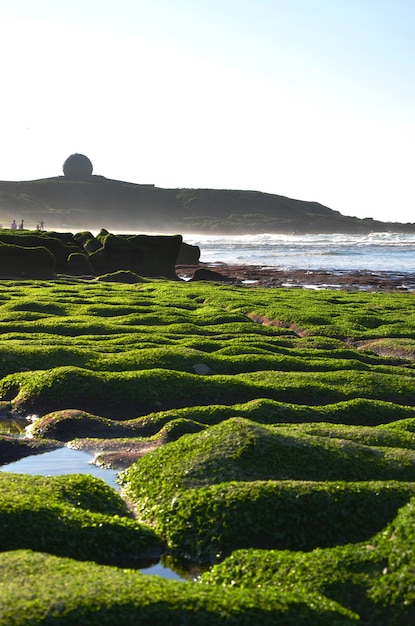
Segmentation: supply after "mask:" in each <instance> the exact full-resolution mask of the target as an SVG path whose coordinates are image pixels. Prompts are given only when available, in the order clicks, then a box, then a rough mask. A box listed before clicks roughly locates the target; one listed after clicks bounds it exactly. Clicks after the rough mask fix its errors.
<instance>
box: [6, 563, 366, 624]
mask: <svg viewBox="0 0 415 626" xmlns="http://www.w3.org/2000/svg"><path fill="white" fill-rule="evenodd" d="M0 581H1V593H0V624H4V626H6V624H11V623H13V624H15V625H16V626H26V625H27V624H47V625H52V624H56V623H59V624H61V623H62V624H67V625H74V626H75V625H78V624H80V623H87V624H90V625H101V624H107V625H111V626H112V625H113V626H118V624H123V625H124V624H125V625H129V624H131V626H132V625H135V624H166V626H167V624H168V625H169V626H180V625H182V624H186V623H191V624H194V625H195V626H216V625H217V624H220V625H221V624H223V625H225V624H226V625H230V624H240V625H242V626H257V625H258V624H261V625H264V626H273V625H274V624H276V623H278V624H285V625H286V626H291V625H292V626H298V625H303V626H306V625H307V626H347V625H349V624H354V623H355V620H356V619H357V616H356V615H355V614H353V613H352V612H351V611H346V610H345V609H343V608H342V607H340V606H339V605H338V604H336V603H335V602H332V601H329V600H327V599H326V598H324V597H323V596H321V595H319V594H316V593H314V592H307V593H306V592H304V591H303V590H299V591H291V592H282V593H274V592H267V591H266V590H263V591H261V592H259V593H258V592H257V591H256V590H246V591H242V590H239V589H235V590H233V589H221V588H211V587H208V586H202V585H191V584H188V583H179V582H173V581H169V580H163V579H161V578H158V577H155V576H144V575H143V574H140V573H138V572H134V571H132V570H126V569H124V570H121V569H117V568H114V567H108V566H98V565H95V564H94V563H79V562H76V561H72V560H70V559H62V558H57V557H54V556H49V555H45V554H37V553H33V552H27V551H26V552H23V551H18V552H9V553H8V554H5V555H3V558H2V567H1V570H0Z"/></svg>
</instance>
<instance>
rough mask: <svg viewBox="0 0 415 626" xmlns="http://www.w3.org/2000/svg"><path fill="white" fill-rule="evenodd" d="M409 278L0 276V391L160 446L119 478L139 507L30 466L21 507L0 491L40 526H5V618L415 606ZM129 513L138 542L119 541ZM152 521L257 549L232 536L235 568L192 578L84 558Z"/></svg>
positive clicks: (136, 549) (156, 542) (103, 433)
mask: <svg viewBox="0 0 415 626" xmlns="http://www.w3.org/2000/svg"><path fill="white" fill-rule="evenodd" d="M414 297H415V296H414V295H413V294H407V293H405V294H402V293H393V294H391V293H347V292H330V291H326V292H321V291H320V292H310V291H309V290H286V289H278V290H273V289H268V290H266V289H254V290H252V289H247V288H243V287H229V286H226V285H211V284H207V283H203V284H195V283H193V284H189V283H181V282H179V281H171V282H167V281H158V280H155V281H146V282H143V283H141V282H139V283H136V284H123V285H121V284H117V283H115V282H104V281H103V282H101V281H92V280H74V279H67V280H62V279H60V280H56V281H2V282H1V284H0V313H1V317H0V320H1V321H0V377H1V380H0V394H1V396H2V397H1V398H0V401H1V402H2V406H4V407H8V408H7V410H10V409H11V408H13V410H15V411H18V412H21V413H22V414H23V415H25V414H26V413H35V414H37V415H39V416H40V417H41V419H40V420H39V422H38V424H35V426H34V427H33V434H34V435H35V436H36V437H37V438H39V439H42V438H43V439H45V441H46V445H47V441H48V439H47V438H49V439H54V438H55V436H56V438H57V439H59V438H60V439H61V441H69V440H71V437H82V435H83V442H84V443H85V444H88V445H89V444H91V445H96V448H97V449H99V441H100V438H101V440H102V439H107V440H108V441H110V440H111V439H112V440H114V442H116V438H120V437H123V438H124V439H123V441H124V442H125V444H126V445H129V442H134V441H135V442H137V443H140V442H145V441H146V440H147V441H149V442H155V441H158V442H162V443H164V444H165V445H163V447H159V448H157V449H156V450H153V452H151V453H149V454H148V455H147V456H145V457H143V458H142V459H140V460H139V461H137V463H135V464H134V465H133V466H132V467H131V468H130V469H129V470H127V472H126V473H125V474H124V475H123V478H122V480H123V483H124V486H125V490H126V493H127V494H128V495H129V496H130V497H131V498H132V499H133V500H134V502H135V504H136V507H137V513H138V515H139V520H140V521H137V520H134V519H132V518H131V517H129V516H128V514H127V513H126V512H125V509H124V513H121V512H115V510H116V509H111V507H110V508H109V509H108V511H105V512H102V511H100V510H99V509H98V510H93V507H92V509H91V508H88V507H90V505H88V506H85V507H84V508H83V509H82V510H80V507H77V505H75V507H74V510H73V511H72V510H71V512H69V509H70V502H69V500H70V499H68V498H67V497H66V496H65V497H63V496H62V497H61V496H59V498H57V499H56V497H55V495H53V497H52V496H51V495H50V493H48V495H47V494H46V491H45V490H44V488H43V486H41V487H40V486H39V487H38V484H37V483H36V485H35V483H34V482H31V483H30V486H29V487H28V494H30V493H32V494H33V497H30V495H27V494H26V495H25V496H24V498H23V496H22V498H23V500H24V502H25V504H24V506H23V505H22V507H21V509H18V504H17V503H16V508H15V509H13V502H12V499H11V497H9V496H7V497H5V499H4V502H6V503H7V507H9V508H7V507H6V508H7V511H6V513H5V515H6V514H7V515H9V517H8V518H7V519H8V520H9V522H8V523H12V522H11V520H12V519H15V520H18V523H17V525H16V533H15V534H16V535H17V534H21V533H18V529H21V528H23V525H24V523H26V524H32V523H33V526H34V528H35V531H36V532H35V533H34V535H33V538H32V539H33V540H32V543H30V541H29V540H27V543H22V542H21V541H20V543H19V541H17V540H16V541H15V540H14V539H13V541H15V542H14V543H13V542H12V541H8V539H7V533H6V536H5V537H4V538H3V541H4V543H3V544H2V545H3V547H2V550H5V552H3V553H2V555H1V558H2V568H1V571H2V572H4V574H3V580H2V586H3V591H2V592H1V593H0V617H1V620H2V621H1V620H0V623H5V624H8V623H16V624H17V623H22V624H23V623H24V624H26V623H55V622H57V621H63V622H65V621H66V622H67V623H79V622H80V621H85V619H86V620H87V621H88V623H98V622H99V623H111V620H113V622H114V623H117V624H118V623H120V616H122V618H123V619H122V621H123V623H137V621H139V620H140V623H145V622H143V621H142V620H148V621H150V620H151V621H152V623H154V622H156V623H163V620H164V621H165V622H166V623H169V624H171V623H186V620H187V621H191V623H195V624H197V623H238V624H243V623H247V624H250V623H252V624H258V623H261V624H262V623H287V624H291V623H293V624H301V623H304V624H313V623H316V624H324V623H327V624H337V623H338V624H343V623H344V624H346V623H354V622H355V621H356V620H358V619H360V621H361V623H366V624H373V625H374V624H376V625H377V624H379V623H388V624H393V623H395V622H396V623H399V621H401V622H402V621H405V619H406V621H407V622H408V621H409V623H410V622H411V620H412V621H413V619H414V616H413V613H411V611H412V612H413V606H414V593H413V583H412V580H413V560H412V559H413V557H412V546H413V537H412V528H413V527H414V526H413V514H412V513H411V509H410V508H405V507H404V508H403V509H401V511H400V512H399V514H398V515H397V511H398V509H399V507H402V506H403V505H405V503H406V502H408V501H409V500H410V498H411V497H412V495H413V493H414V484H415V483H414V481H415V478H414V469H413V468H414V467H415V463H414V460H415V459H414V440H413V433H414V431H415V427H414V420H415V401H414V395H413V387H414V366H413V354H412V344H413V339H414V337H415V334H414V333H415V330H414V329H415V324H414V321H415V317H414V315H415V314H414V313H413V312H412V311H413V309H414V307H413V303H414ZM199 366H202V367H199ZM200 372H202V373H200ZM51 412H52V415H51ZM87 427H88V428H89V429H90V430H89V431H88V432H87V431H86V428H87ZM59 433H60V434H59ZM85 434H88V435H89V439H86V437H85ZM94 437H98V439H96V440H94V439H93V438H94ZM127 437H129V438H130V439H127ZM80 441H81V443H80V445H82V439H81V440H80ZM94 441H95V443H94ZM166 442H170V443H166ZM62 481H63V483H65V482H67V481H69V479H68V478H67V477H65V478H64V479H62ZM29 482H30V481H29ZM28 484H29V483H28ZM39 485H40V483H39ZM54 485H55V487H54V488H56V483H54ZM91 488H92V486H91V484H88V485H87V486H85V493H89V492H90V490H91ZM9 491H10V490H9ZM16 491H18V489H13V493H15V492H16ZM92 491H93V490H92ZM37 492H38V493H37ZM117 497H118V496H117ZM101 498H102V500H103V501H106V499H107V494H106V495H105V496H102V494H101V496H100V499H101ZM18 500H19V499H18ZM23 500H21V502H23ZM48 500H50V504H51V508H53V511H46V510H45V507H43V509H42V508H41V506H40V501H43V502H45V501H48ZM78 501H79V500H78ZM52 505H53V506H52ZM72 506H73V505H72ZM91 506H92V504H91ZM408 506H410V505H408ZM46 508H47V507H46ZM13 511H14V513H13ZM405 511H406V513H405ZM13 515H15V517H14V518H13ZM42 516H43V517H42ZM59 518H60V519H59ZM5 519H6V518H5ZM120 520H121V521H120ZM143 522H146V525H144V526H142V525H141V524H142V523H143ZM96 523H98V527H97V526H95V525H94V524H96ZM100 523H102V524H103V526H102V527H100V526H99V524H100ZM150 523H151V524H152V526H153V530H151V531H150V529H149V528H148V526H147V524H150ZM39 528H43V529H44V530H45V529H46V531H47V537H46V539H47V541H46V543H45V537H44V536H45V532H43V535H42V533H41V532H40V530H39V532H37V529H39ZM134 528H140V529H143V532H144V531H145V532H144V535H145V537H144V538H143V543H141V540H139V541H138V542H136V543H133V544H130V543H129V542H130V541H131V540H132V537H133V536H134V537H136V536H137V534H138V536H139V537H141V531H137V530H134ZM97 529H98V530H99V531H102V532H98V530H97ZM49 531H50V532H49ZM148 533H149V534H148ZM156 533H157V534H156ZM49 535H50V536H49ZM12 537H14V535H13V534H12ZM159 537H161V539H162V540H163V541H165V542H167V544H168V545H169V548H170V549H171V550H174V551H175V552H176V553H179V554H187V555H189V556H192V557H194V558H197V559H199V560H209V561H217V560H218V559H222V558H223V557H224V556H225V555H228V554H230V553H231V552H232V550H235V549H240V548H247V549H251V551H252V549H253V548H264V547H266V548H267V550H262V551H261V553H259V552H258V551H256V552H255V553H254V552H252V554H254V555H256V557H255V558H256V559H257V561H255V563H257V565H256V569H257V570H258V571H257V574H258V577H259V578H258V580H257V581H256V582H255V584H251V582H250V577H249V573H248V570H249V567H250V566H249V567H248V566H245V565H244V564H243V559H244V558H246V556H245V555H242V556H241V560H240V561H238V563H239V564H238V568H239V573H240V576H239V578H238V576H235V575H234V577H233V580H234V581H235V582H233V583H232V582H230V583H228V582H226V581H225V580H222V581H221V579H220V575H223V576H224V575H225V574H224V572H225V569H226V567H227V565H226V564H227V561H224V563H223V566H224V569H223V570H222V574H219V573H218V572H219V570H216V568H219V567H221V564H218V565H217V566H215V569H214V571H213V573H212V577H211V578H209V579H208V578H207V577H206V578H205V577H204V580H205V584H203V583H201V584H199V585H197V586H196V587H197V589H196V591H193V590H191V589H192V586H189V585H187V586H186V585H182V584H181V583H174V582H172V581H160V580H159V579H154V578H153V579H151V580H149V579H148V578H147V577H140V575H139V574H138V573H131V572H130V573H129V576H127V575H125V570H122V569H121V568H120V567H118V568H106V567H104V566H102V565H96V564H94V563H91V562H88V563H82V562H81V559H90V560H94V561H96V562H99V563H106V562H116V563H117V564H118V565H121V563H122V554H123V552H122V546H124V548H125V546H126V545H127V546H130V545H131V546H133V547H132V548H131V551H132V554H133V555H137V558H138V554H139V553H140V554H142V553H143V551H145V549H146V548H148V545H152V546H153V547H154V546H157V547H158V548H159V549H160V547H161V546H162V545H163V544H161V543H160V541H161V539H159ZM144 539H145V540H144ZM146 540H148V541H149V544H146ZM42 542H43V543H42ZM77 542H78V543H77ZM79 542H80V543H79ZM82 542H83V544H84V546H85V549H83V548H80V547H79V545H82ZM152 542H153V543H152ZM350 542H357V543H352V544H351V543H350ZM362 542H364V543H362ZM104 544H106V545H107V546H113V550H114V552H113V554H111V553H110V554H109V555H107V556H105V554H104V552H103V550H104ZM45 546H46V547H45ZM323 546H324V547H323ZM19 548H32V549H35V550H42V552H45V551H49V552H51V553H53V554H58V555H64V556H65V557H72V558H75V559H76V561H69V560H68V559H66V558H65V559H64V558H59V559H57V558H56V557H52V556H47V555H45V554H35V553H30V552H20V551H18V550H17V549H19ZM270 548H273V549H274V548H279V549H281V548H285V550H284V551H283V552H281V550H278V551H275V550H270ZM286 548H289V550H286ZM301 550H307V551H308V552H306V553H304V552H300V551H301ZM110 552H111V551H110ZM234 554H236V557H237V558H239V553H234ZM241 554H242V553H241ZM218 555H220V556H218ZM308 555H309V556H308ZM233 556H234V555H231V556H230V557H229V558H230V559H232V558H233ZM134 558H135V557H134ZM262 558H269V559H270V560H272V559H273V558H275V559H277V560H278V559H280V561H279V562H281V563H284V562H285V564H286V565H285V570H284V565H281V566H279V567H280V570H279V571H280V572H281V576H280V578H279V579H278V582H276V583H275V585H274V584H273V583H269V582H267V574H266V573H264V574H263V578H262V579H261V580H260V577H261V576H262V573H261V568H262V566H260V562H261V560H262ZM105 559H107V560H105ZM307 559H310V560H309V561H308V560H307ZM313 559H314V561H313ZM246 562H247V563H251V562H250V561H249V559H247V561H246ZM235 563H236V561H234V564H235ZM252 563H253V561H252ZM252 563H251V564H252ZM319 563H320V565H319ZM324 563H325V564H326V565H325V568H324V565H323V564H324ZM336 563H337V566H335V564H336ZM42 567H45V572H46V574H45V578H43V575H41V574H40V573H39V572H40V570H41V568H42ZM49 568H50V569H49ZM60 568H62V571H64V572H65V577H66V580H65V584H63V577H62V578H59V576H58V575H57V576H56V584H55V573H54V574H52V571H53V572H58V571H59V570H60ZM336 568H337V570H336ZM324 569H325V570H326V581H327V584H326V583H324V584H323V582H322V578H323V575H324ZM312 570H314V578H313V576H312V574H311V573H310V572H312ZM87 571H88V572H90V574H91V575H90V576H89V575H87V574H86V572H87ZM284 571H285V572H286V573H287V575H286V577H285V582H284ZM295 571H297V575H296V574H295ZM335 571H337V572H338V574H337V577H336V575H335ZM215 572H217V577H216V578H215V576H216V573H215ZM229 572H231V568H230V569H229ZM226 575H227V574H226ZM229 575H230V576H231V575H232V574H231V573H230V574H229ZM205 576H207V575H205ZM132 577H133V578H132ZM22 579H23V580H24V581H25V582H24V588H23V587H22ZM68 580H71V581H72V580H73V581H74V582H73V584H72V582H70V583H68ZM81 580H83V581H84V582H83V583H82V584H81V582H80V581H81ZM275 580H277V578H275ZM26 581H27V585H26ZM36 581H38V582H36ZM46 581H47V582H46ZM126 581H128V582H126ZM142 581H144V582H142ZM36 585H38V587H36ZM78 587H79V588H78ZM98 588H99V590H100V591H99V592H97V589H98ZM144 589H147V591H148V593H147V591H144ZM36 590H37V591H36ZM101 590H102V593H101ZM19 591H20V596H19ZM10 598H11V599H10ZM17 599H18V600H19V602H20V604H16V600H17ZM34 599H35V600H34ZM12 604H13V605H14V607H17V608H16V610H15V612H14V615H15V619H16V620H21V621H15V622H11V621H10V619H11V618H10V616H11V615H12V614H13V613H12V612H11V611H12ZM31 611H32V613H31ZM85 616H87V617H86V618H85ZM13 619H14V618H13ZM104 619H106V620H107V621H106V622H105V621H104ZM93 620H96V622H94V621H93ZM128 620H130V622H129V621H128ZM175 620H176V621H175ZM221 620H222V622H221Z"/></svg>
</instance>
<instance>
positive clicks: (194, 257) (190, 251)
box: [176, 241, 200, 265]
mask: <svg viewBox="0 0 415 626" xmlns="http://www.w3.org/2000/svg"><path fill="white" fill-rule="evenodd" d="M199 259H200V248H199V246H192V245H191V244H189V243H185V242H184V241H183V242H182V244H181V246H180V249H179V254H178V256H177V259H176V265H198V264H199Z"/></svg>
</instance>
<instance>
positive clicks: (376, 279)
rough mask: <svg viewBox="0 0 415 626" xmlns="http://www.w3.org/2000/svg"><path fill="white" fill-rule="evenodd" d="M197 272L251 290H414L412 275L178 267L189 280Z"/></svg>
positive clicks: (222, 265) (217, 265)
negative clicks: (207, 272) (214, 274)
mask: <svg viewBox="0 0 415 626" xmlns="http://www.w3.org/2000/svg"><path fill="white" fill-rule="evenodd" d="M200 269H207V270H212V271H214V272H219V273H220V274H221V275H222V276H223V277H224V279H225V280H226V281H229V282H231V283H234V284H244V285H247V286H253V287H305V288H309V289H347V290H350V291H415V272H413V273H412V272H410V273H409V272H388V271H384V272H371V271H364V270H362V271H342V270H339V271H336V272H329V271H325V270H320V271H319V270H307V269H299V270H282V269H278V268H275V267H265V266H260V265H227V264H226V263H211V264H208V263H203V264H202V263H201V264H200V265H197V266H194V265H181V266H177V268H176V272H177V275H178V276H179V277H180V278H181V279H184V280H191V279H192V277H193V276H194V274H195V272H196V271H197V270H200Z"/></svg>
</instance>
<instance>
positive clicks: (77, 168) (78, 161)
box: [63, 154, 93, 180]
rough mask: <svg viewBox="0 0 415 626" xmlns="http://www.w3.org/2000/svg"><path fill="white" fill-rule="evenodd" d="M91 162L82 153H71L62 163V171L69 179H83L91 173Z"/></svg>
mask: <svg viewBox="0 0 415 626" xmlns="http://www.w3.org/2000/svg"><path fill="white" fill-rule="evenodd" d="M92 170H93V167H92V163H91V161H90V160H89V159H88V157H86V156H85V155H84V154H71V156H69V157H68V158H67V159H66V161H65V163H64V164H63V173H64V175H65V176H66V178H70V179H71V180H84V179H85V178H89V177H90V176H91V175H92Z"/></svg>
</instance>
